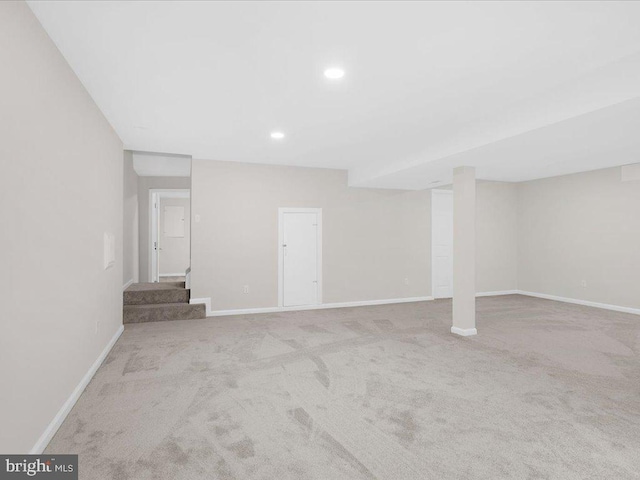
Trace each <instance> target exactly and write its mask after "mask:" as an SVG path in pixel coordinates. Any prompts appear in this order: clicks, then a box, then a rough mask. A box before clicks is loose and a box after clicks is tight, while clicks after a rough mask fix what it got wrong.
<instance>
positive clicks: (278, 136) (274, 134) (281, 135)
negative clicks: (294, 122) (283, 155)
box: [271, 132, 284, 140]
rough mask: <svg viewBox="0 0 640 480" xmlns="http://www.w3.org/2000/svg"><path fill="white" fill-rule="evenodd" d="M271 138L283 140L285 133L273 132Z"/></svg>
mask: <svg viewBox="0 0 640 480" xmlns="http://www.w3.org/2000/svg"><path fill="white" fill-rule="evenodd" d="M271 138H273V139H274V140H282V139H283V138H284V133H282V132H271Z"/></svg>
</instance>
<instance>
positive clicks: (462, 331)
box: [451, 327, 478, 337]
mask: <svg viewBox="0 0 640 480" xmlns="http://www.w3.org/2000/svg"><path fill="white" fill-rule="evenodd" d="M451 333H455V334H456V335H460V336H462V337H470V336H471V335H477V334H478V330H476V329H475V328H458V327H451Z"/></svg>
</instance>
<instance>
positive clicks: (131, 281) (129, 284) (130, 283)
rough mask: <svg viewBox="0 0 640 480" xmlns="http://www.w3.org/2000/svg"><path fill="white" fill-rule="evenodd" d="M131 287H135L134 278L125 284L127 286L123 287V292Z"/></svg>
mask: <svg viewBox="0 0 640 480" xmlns="http://www.w3.org/2000/svg"><path fill="white" fill-rule="evenodd" d="M131 285H133V278H132V279H131V280H129V281H128V282H127V283H125V284H124V285H123V286H122V290H123V291H124V290H126V289H127V288H129V287H130V286H131Z"/></svg>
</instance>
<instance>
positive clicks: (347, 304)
mask: <svg viewBox="0 0 640 480" xmlns="http://www.w3.org/2000/svg"><path fill="white" fill-rule="evenodd" d="M194 300H207V301H208V304H207V317H222V316H226V315H248V314H252V313H277V312H298V311H302V310H322V309H326V308H347V307H367V306H371V305H388V304H393V303H412V302H425V301H429V300H433V297H408V298H388V299H384V300H362V301H357V302H340V303H322V304H320V305H304V306H298V307H262V308H244V309H236V310H215V311H211V307H210V306H211V299H209V298H207V299H202V298H200V299H192V300H191V303H207V302H205V301H198V302H195V301H194Z"/></svg>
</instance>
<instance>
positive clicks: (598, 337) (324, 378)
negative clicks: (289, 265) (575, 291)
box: [47, 295, 640, 480]
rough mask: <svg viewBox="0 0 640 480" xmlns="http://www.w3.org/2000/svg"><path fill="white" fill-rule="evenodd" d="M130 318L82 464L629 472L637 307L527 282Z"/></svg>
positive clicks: (180, 475)
mask: <svg viewBox="0 0 640 480" xmlns="http://www.w3.org/2000/svg"><path fill="white" fill-rule="evenodd" d="M450 315H451V303H450V302H449V301H445V300H442V301H435V302H422V303H413V304H402V305H387V306H376V307H361V308H349V309H335V310H316V311H307V312H295V313H294V312H289V313H286V314H282V313H280V314H264V315H252V316H249V315H247V316H238V317H225V318H222V317H219V318H211V319H206V320H191V321H179V322H163V323H153V324H140V325H127V326H126V329H125V332H124V334H123V335H122V337H121V339H120V340H119V341H118V343H117V344H116V346H115V347H114V349H113V351H112V352H111V354H110V355H109V357H108V358H107V360H106V361H105V364H104V365H102V367H101V368H100V370H99V371H98V373H97V374H96V376H95V378H94V379H93V381H92V382H91V384H90V385H89V387H88V388H87V390H86V392H85V393H84V394H83V395H82V397H81V398H80V400H79V401H78V403H77V405H76V407H75V408H74V409H73V411H72V412H71V414H70V415H69V417H68V418H67V420H66V421H65V422H64V424H63V426H62V427H61V429H60V430H59V432H58V433H57V435H56V436H55V438H54V439H53V440H52V442H51V444H50V445H49V447H48V449H47V452H49V453H79V454H80V478H81V479H132V480H133V479H135V480H143V479H163V480H164V479H166V480H174V479H175V480H179V479H231V478H233V479H275V480H283V479H296V480H299V479H323V480H324V479H340V480H342V479H372V478H378V479H390V480H402V479H491V480H494V479H503V478H512V479H559V480H571V479H581V480H582V479H631V478H634V479H637V478H639V475H640V474H639V473H638V472H640V455H639V453H638V452H640V362H639V357H638V352H639V351H640V318H639V317H637V316H634V315H626V314H622V313H616V312H610V311H605V310H598V309H594V308H588V307H581V306H576V305H568V304H562V303H557V302H552V301H548V300H541V299H534V298H527V297H522V296H517V295H513V296H504V297H489V298H480V299H478V331H479V335H478V336H476V337H468V338H462V337H458V336H455V335H452V334H450V333H449V327H450V320H449V319H450Z"/></svg>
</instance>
